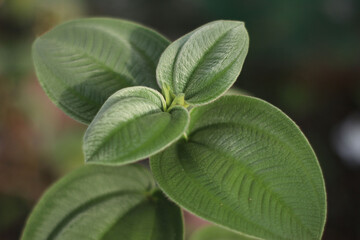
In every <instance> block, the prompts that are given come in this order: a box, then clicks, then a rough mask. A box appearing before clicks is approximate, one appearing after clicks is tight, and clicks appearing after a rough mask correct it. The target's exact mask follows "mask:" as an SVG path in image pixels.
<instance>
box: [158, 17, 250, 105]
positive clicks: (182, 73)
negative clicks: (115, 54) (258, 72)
mask: <svg viewBox="0 0 360 240" xmlns="http://www.w3.org/2000/svg"><path fill="white" fill-rule="evenodd" d="M248 45H249V38H248V34H247V31H246V29H245V26H244V23H243V22H238V21H224V20H222V21H215V22H211V23H208V24H206V25H204V26H202V27H200V28H198V29H196V30H194V31H193V32H191V33H189V34H187V35H185V36H183V37H182V38H180V39H178V40H176V41H175V42H173V43H172V44H170V46H169V47H168V48H166V50H165V51H164V53H163V54H162V55H161V58H160V61H159V64H158V67H157V69H156V75H157V80H158V83H159V85H160V86H161V88H162V89H163V90H164V89H167V88H170V90H171V92H172V94H174V95H179V94H181V93H183V94H185V100H186V102H187V103H188V104H191V105H201V104H205V103H208V102H211V101H213V100H214V99H216V98H217V97H219V96H220V95H222V94H223V93H224V92H226V90H227V89H229V88H230V87H231V85H232V84H233V83H234V82H235V81H236V78H237V77H238V75H239V73H240V71H241V68H242V65H243V63H244V60H245V57H246V54H247V51H248Z"/></svg>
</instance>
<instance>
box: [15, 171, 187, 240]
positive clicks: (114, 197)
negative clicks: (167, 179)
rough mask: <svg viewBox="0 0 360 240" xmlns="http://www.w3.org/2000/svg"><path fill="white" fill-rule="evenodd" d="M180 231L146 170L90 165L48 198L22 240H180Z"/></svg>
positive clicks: (176, 212) (176, 213)
mask: <svg viewBox="0 0 360 240" xmlns="http://www.w3.org/2000/svg"><path fill="white" fill-rule="evenodd" d="M182 225H183V223H182V215H181V210H180V209H179V208H178V207H177V206H176V205H174V204H173V203H171V202H169V201H168V200H167V199H166V198H165V197H164V196H163V195H162V194H161V193H160V192H159V191H158V190H156V189H155V184H154V181H153V179H152V177H151V175H150V174H149V172H148V171H147V170H146V169H144V168H143V167H140V166H135V165H131V166H123V167H109V166H98V165H88V166H85V167H82V168H81V169H79V170H77V171H75V172H72V173H71V174H69V175H68V176H66V177H65V178H63V179H61V180H60V181H59V182H57V183H56V184H55V185H54V186H53V187H51V188H50V189H49V190H48V191H47V192H46V193H45V195H44V196H43V197H42V199H41V200H40V202H39V203H38V204H37V206H36V207H35V209H34V211H33V212H32V214H31V216H30V218H29V220H28V222H27V225H26V227H25V230H24V232H23V236H22V240H45V239H46V240H55V239H59V240H74V239H76V240H89V239H92V240H100V239H102V240H119V239H126V240H154V239H157V240H182V239H183V229H182Z"/></svg>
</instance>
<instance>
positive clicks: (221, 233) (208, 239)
mask: <svg viewBox="0 0 360 240" xmlns="http://www.w3.org/2000/svg"><path fill="white" fill-rule="evenodd" d="M256 239H258V238H254V237H248V236H244V235H239V234H237V233H234V232H231V231H229V230H227V229H224V228H221V227H218V226H206V227H203V228H201V229H200V230H198V231H196V232H195V233H194V234H192V235H191V238H190V240H256Z"/></svg>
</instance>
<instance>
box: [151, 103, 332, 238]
mask: <svg viewBox="0 0 360 240" xmlns="http://www.w3.org/2000/svg"><path fill="white" fill-rule="evenodd" d="M190 117H191V122H190V126H189V129H188V133H187V135H188V140H187V141H185V140H181V141H179V142H177V143H176V144H174V145H172V146H171V147H170V148H168V149H166V150H165V151H163V152H161V153H159V154H157V155H155V156H153V157H151V158H150V162H151V168H152V172H153V174H154V177H155V179H156V180H157V182H158V184H159V186H160V188H161V189H162V190H163V191H164V192H165V193H166V194H167V195H168V196H169V197H170V198H171V199H172V200H173V201H175V202H177V203H178V204H179V205H180V206H182V207H184V208H186V209H188V210H189V211H191V212H193V213H194V214H197V215H198V216H200V217H203V218H205V219H207V220H209V221H212V222H215V223H218V224H220V225H223V226H226V227H228V228H230V229H233V230H235V231H238V232H242V233H245V234H247V235H251V236H255V237H258V238H263V239H320V238H321V235H322V232H323V228H324V222H325V216H326V199H325V198H326V195H325V188H324V181H323V177H322V173H321V170H320V167H319V164H318V162H317V159H316V156H315V154H314V152H313V150H312V148H311V146H310V145H309V143H308V141H307V140H306V138H305V137H304V135H303V134H302V133H301V131H300V130H299V128H298V127H297V126H296V125H295V124H294V123H293V122H292V121H291V120H290V119H289V118H288V117H287V116H286V115H285V114H284V113H282V112H281V111H280V110H278V109H277V108H275V107H273V106H272V105H270V104H268V103H266V102H264V101H262V100H259V99H256V98H252V97H247V96H224V97H222V98H220V99H219V100H217V101H215V102H213V103H211V104H208V105H206V106H200V107H196V108H194V109H192V111H191V113H190Z"/></svg>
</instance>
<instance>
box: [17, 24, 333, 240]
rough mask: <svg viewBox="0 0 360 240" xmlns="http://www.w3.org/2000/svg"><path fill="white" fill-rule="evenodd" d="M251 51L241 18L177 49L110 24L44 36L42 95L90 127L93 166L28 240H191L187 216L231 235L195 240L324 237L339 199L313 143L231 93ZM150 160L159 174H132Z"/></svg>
mask: <svg viewBox="0 0 360 240" xmlns="http://www.w3.org/2000/svg"><path fill="white" fill-rule="evenodd" d="M248 46H249V37H248V34H247V31H246V28H245V25H244V23H243V22H239V21H228V20H220V21H215V22H210V23H208V24H205V25H203V26H201V27H199V28H197V29H195V30H194V31H192V32H190V33H188V34H186V35H185V36H183V37H181V38H179V39H178V40H176V41H174V42H172V43H170V42H169V41H168V40H167V39H166V38H164V37H163V36H161V35H160V34H159V33H157V32H155V31H153V30H151V29H148V28H146V27H144V26H141V25H138V24H136V23H132V22H129V21H125V20H117V19H107V18H93V19H81V20H75V21H70V22H67V23H65V24H62V25H59V26H57V27H55V28H54V29H53V30H51V31H49V32H48V33H46V34H44V35H43V36H40V37H39V38H37V40H36V41H35V42H34V45H33V51H32V53H33V60H34V64H35V69H36V74H37V76H38V79H39V82H40V84H41V86H42V87H43V89H44V90H45V92H46V93H47V95H48V96H49V98H50V99H51V100H52V101H53V102H54V103H55V104H56V105H57V106H58V107H59V108H61V109H62V110H63V111H64V112H65V113H67V114H68V115H69V116H70V117H72V118H73V119H75V120H77V121H80V122H82V123H84V124H88V125H89V126H88V128H87V130H86V133H85V136H84V141H83V151H84V156H85V161H86V163H87V165H86V166H84V167H82V168H80V169H79V170H77V171H74V172H73V173H70V174H69V175H68V176H66V177H65V178H64V179H62V180H60V181H59V182H58V183H56V184H55V185H54V186H53V187H52V188H50V190H49V191H48V192H47V193H46V194H45V195H44V196H43V198H42V199H41V200H40V202H39V203H38V205H37V206H36V208H35V209H34V211H33V213H32V215H31V216H30V218H29V220H28V223H27V225H26V227H25V230H24V233H23V236H22V240H35V239H36V240H41V239H104V240H112V239H127V240H131V239H133V240H140V239H141V240H145V239H146V240H150V239H151V240H181V239H183V220H182V213H181V210H180V207H182V208H184V209H187V210H188V211H190V212H192V213H194V214H196V215H198V216H199V217H201V218H204V219H206V220H208V221H210V222H213V223H215V224H218V225H220V226H223V227H225V228H227V229H229V230H231V232H229V231H228V230H223V229H222V228H219V229H218V228H217V227H213V228H209V229H204V230H201V232H199V233H197V234H196V235H194V236H193V239H199V240H200V239H220V238H223V239H320V238H321V236H322V232H323V228H324V223H325V217H326V194H325V187H324V180H323V177H322V173H321V169H320V166H319V164H318V161H317V159H316V156H315V154H314V152H313V150H312V148H311V146H310V144H309V143H308V141H307V139H306V138H305V136H304V135H303V134H302V132H301V131H300V129H299V128H298V127H297V126H296V124H295V123H294V122H293V121H292V120H291V119H290V118H288V117H287V116H286V115H285V114H284V113H283V112H281V110H279V109H278V108H276V107H274V106H272V105H271V104H269V103H267V102H265V101H263V100H261V99H258V98H255V97H250V96H245V95H241V94H230V95H225V93H226V92H227V90H228V89H229V88H230V87H231V86H232V85H233V83H234V82H235V81H236V79H237V77H238V75H239V74H240V71H241V69H242V66H243V64H244V60H245V57H246V55H247V52H248ZM146 158H149V159H150V166H151V172H152V174H151V173H150V172H149V171H148V170H147V169H145V168H144V167H141V166H140V165H137V164H132V163H135V162H137V161H139V160H142V159H146ZM164 194H165V195H164ZM165 196H167V197H165ZM168 198H169V199H170V200H171V201H170V200H169V199H168Z"/></svg>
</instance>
